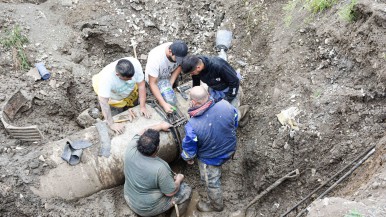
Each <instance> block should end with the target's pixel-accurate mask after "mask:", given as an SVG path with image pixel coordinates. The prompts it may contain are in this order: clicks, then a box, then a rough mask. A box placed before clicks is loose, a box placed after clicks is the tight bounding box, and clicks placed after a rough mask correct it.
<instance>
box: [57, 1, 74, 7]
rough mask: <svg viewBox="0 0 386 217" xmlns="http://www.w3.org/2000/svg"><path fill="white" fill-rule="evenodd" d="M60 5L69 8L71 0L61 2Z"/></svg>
mask: <svg viewBox="0 0 386 217" xmlns="http://www.w3.org/2000/svg"><path fill="white" fill-rule="evenodd" d="M60 4H61V5H62V6H64V7H71V6H72V0H61V1H60Z"/></svg>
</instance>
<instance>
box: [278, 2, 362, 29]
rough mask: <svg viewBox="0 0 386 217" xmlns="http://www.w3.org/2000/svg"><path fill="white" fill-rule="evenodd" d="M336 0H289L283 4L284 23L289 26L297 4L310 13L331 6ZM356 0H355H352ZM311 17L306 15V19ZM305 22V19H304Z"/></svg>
mask: <svg viewBox="0 0 386 217" xmlns="http://www.w3.org/2000/svg"><path fill="white" fill-rule="evenodd" d="M336 1H337V0H290V1H288V3H287V4H285V5H284V7H283V10H284V14H285V16H284V23H285V25H286V26H287V27H289V26H290V25H291V23H292V16H293V14H294V10H295V8H296V6H297V5H298V4H301V5H302V7H301V9H300V10H302V8H307V9H308V10H309V11H311V13H312V15H313V14H316V13H319V12H322V11H324V10H326V9H328V8H331V7H332V6H333V5H334V4H335V3H336ZM352 1H356V0H352ZM310 18H312V16H310V17H308V18H307V19H310ZM305 22H306V23H307V20H305Z"/></svg>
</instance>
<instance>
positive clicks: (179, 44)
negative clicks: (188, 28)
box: [169, 40, 188, 65]
mask: <svg viewBox="0 0 386 217" xmlns="http://www.w3.org/2000/svg"><path fill="white" fill-rule="evenodd" d="M169 49H170V50H171V51H172V53H173V55H175V56H176V62H177V64H178V65H180V64H181V62H182V59H183V58H184V57H185V56H186V55H187V54H188V46H187V45H186V44H185V42H183V41H181V40H175V41H174V42H173V43H172V44H171V45H170V47H169Z"/></svg>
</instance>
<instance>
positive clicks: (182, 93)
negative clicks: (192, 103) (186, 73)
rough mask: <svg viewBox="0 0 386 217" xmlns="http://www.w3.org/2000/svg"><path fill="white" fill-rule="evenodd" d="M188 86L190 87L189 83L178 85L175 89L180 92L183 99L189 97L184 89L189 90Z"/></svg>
mask: <svg viewBox="0 0 386 217" xmlns="http://www.w3.org/2000/svg"><path fill="white" fill-rule="evenodd" d="M190 88H192V87H191V86H190V85H184V86H178V87H177V90H178V92H180V94H181V96H182V98H184V99H185V100H188V99H189V97H188V94H186V93H185V91H187V90H189V89H190Z"/></svg>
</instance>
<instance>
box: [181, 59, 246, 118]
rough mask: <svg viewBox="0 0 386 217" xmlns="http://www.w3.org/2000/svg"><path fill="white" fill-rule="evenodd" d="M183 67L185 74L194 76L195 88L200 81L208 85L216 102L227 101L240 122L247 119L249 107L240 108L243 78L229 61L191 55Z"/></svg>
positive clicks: (184, 61)
mask: <svg viewBox="0 0 386 217" xmlns="http://www.w3.org/2000/svg"><path fill="white" fill-rule="evenodd" d="M181 67H182V71H183V72H184V73H190V74H191V75H192V79H193V86H199V85H200V81H202V82H204V83H206V84H207V85H208V87H209V90H208V91H209V93H210V95H211V97H213V98H214V100H215V101H216V102H217V101H220V100H221V99H225V100H227V101H228V102H229V103H231V104H232V105H233V106H235V107H236V109H237V110H238V113H239V120H242V119H243V118H244V117H245V115H246V113H247V111H248V110H249V106H248V105H243V106H240V100H241V99H240V98H241V95H242V93H241V92H242V91H241V89H240V78H241V76H240V74H239V73H237V72H236V71H235V70H234V69H233V68H232V66H230V65H229V63H228V62H227V61H225V60H223V59H222V58H220V57H209V56H201V55H200V56H196V55H189V56H186V57H185V58H184V59H183V60H182V63H181ZM240 124H241V123H240Z"/></svg>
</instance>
